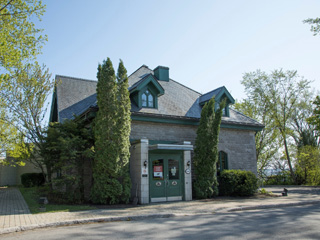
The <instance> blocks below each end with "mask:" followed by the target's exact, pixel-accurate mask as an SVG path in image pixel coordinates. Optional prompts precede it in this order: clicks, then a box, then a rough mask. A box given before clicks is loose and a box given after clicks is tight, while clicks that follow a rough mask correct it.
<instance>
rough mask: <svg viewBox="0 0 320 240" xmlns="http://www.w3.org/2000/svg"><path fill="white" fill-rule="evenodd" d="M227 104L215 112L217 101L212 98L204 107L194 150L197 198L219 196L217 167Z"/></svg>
mask: <svg viewBox="0 0 320 240" xmlns="http://www.w3.org/2000/svg"><path fill="white" fill-rule="evenodd" d="M225 104H226V102H225V101H221V102H220V104H219V108H218V109H217V110H216V111H215V99H214V98H212V99H210V101H209V102H208V103H206V104H205V105H204V107H203V109H202V112H201V119H200V124H199V127H198V130H197V138H196V142H195V145H196V148H195V150H194V153H195V156H194V166H195V174H196V181H195V184H194V190H195V194H196V197H197V198H210V197H212V196H215V195H217V194H218V181H217V175H216V172H217V169H216V165H217V161H218V142H219V132H220V124H221V118H222V110H223V109H224V107H225Z"/></svg>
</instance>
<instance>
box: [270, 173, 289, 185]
mask: <svg viewBox="0 0 320 240" xmlns="http://www.w3.org/2000/svg"><path fill="white" fill-rule="evenodd" d="M264 184H265V185H291V184H294V181H293V180H292V178H291V174H290V172H289V171H282V172H280V173H278V174H277V175H271V176H268V177H267V179H266V180H265V182H264Z"/></svg>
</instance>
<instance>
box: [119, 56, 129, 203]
mask: <svg viewBox="0 0 320 240" xmlns="http://www.w3.org/2000/svg"><path fill="white" fill-rule="evenodd" d="M117 86H118V94H117V100H118V103H117V104H118V108H117V110H118V116H117V127H116V134H117V139H116V140H117V141H118V144H117V146H118V154H119V163H118V167H119V173H118V174H119V179H120V182H121V184H122V190H123V193H122V195H121V201H122V202H128V201H129V198H130V191H131V180H130V173H129V158H130V131H131V117H130V116H131V112H130V110H131V101H130V93H129V91H128V88H129V83H128V77H127V70H126V69H125V67H124V64H123V62H122V60H120V63H119V67H118V73H117Z"/></svg>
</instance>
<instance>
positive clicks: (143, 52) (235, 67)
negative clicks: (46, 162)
mask: <svg viewBox="0 0 320 240" xmlns="http://www.w3.org/2000/svg"><path fill="white" fill-rule="evenodd" d="M44 3H45V4H46V5H47V10H46V13H45V14H44V16H43V20H42V22H41V23H39V24H38V26H39V27H41V28H44V29H45V34H47V35H48V39H49V41H48V42H47V43H46V45H45V46H44V48H43V54H42V55H41V56H39V57H38V61H39V62H41V63H44V64H46V65H47V67H48V68H49V69H50V71H51V73H52V77H54V76H55V75H56V74H59V75H66V76H72V77H79V78H85V79H93V80H95V79H96V73H97V66H98V63H101V62H102V61H103V60H104V59H106V58H107V57H110V58H111V60H112V61H113V65H114V67H115V68H117V66H118V63H119V59H122V60H123V61H124V64H125V67H126V68H127V70H128V73H129V74H130V73H132V72H133V71H135V70H136V69H137V68H139V67H140V66H141V65H143V64H145V65H147V66H149V67H150V68H151V69H154V68H155V67H157V66H158V65H162V66H167V67H169V68H170V78H172V79H174V80H176V81H178V82H180V83H182V84H184V85H186V86H188V87H190V88H192V89H195V90H196V91H198V92H201V93H206V92H208V91H211V90H213V89H215V88H218V87H220V86H226V88H227V89H228V90H229V91H230V93H231V94H232V95H233V97H234V98H235V99H242V98H245V93H244V88H243V87H242V85H241V83H240V81H241V79H242V76H243V74H244V73H245V72H252V71H255V70H257V69H261V70H263V71H267V72H269V71H271V70H274V69H279V68H283V69H284V70H297V71H298V73H299V75H301V76H304V77H305V78H306V79H308V80H313V81H314V82H313V83H312V86H313V87H314V88H315V89H316V90H320V66H319V65H320V64H319V63H320V61H319V58H320V54H319V53H320V36H313V35H312V33H311V32H310V30H309V29H310V26H309V25H307V24H303V23H302V21H303V20H304V19H306V18H316V17H320V1H318V0H299V1H298V0H268V1H260V0H259V1H257V0H252V1H249V0H241V1H239V0H224V1H222V0H221V1H214V0H198V1H196V0H193V1H189V0H161V1H160V0H145V1H143V0H130V1H129V0H127V1H125V0H99V1H98V0H92V1H84V0H68V1H66V0H54V1H52V0H45V1H44Z"/></svg>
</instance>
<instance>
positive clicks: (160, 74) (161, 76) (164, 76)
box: [153, 66, 169, 82]
mask: <svg viewBox="0 0 320 240" xmlns="http://www.w3.org/2000/svg"><path fill="white" fill-rule="evenodd" d="M153 72H154V76H155V77H156V78H157V79H158V80H160V81H166V82H169V68H168V67H163V66H158V67H156V68H155V69H154V70H153Z"/></svg>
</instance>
